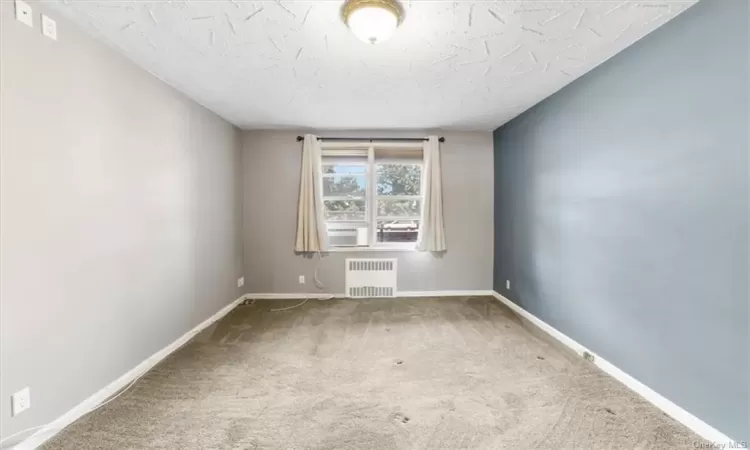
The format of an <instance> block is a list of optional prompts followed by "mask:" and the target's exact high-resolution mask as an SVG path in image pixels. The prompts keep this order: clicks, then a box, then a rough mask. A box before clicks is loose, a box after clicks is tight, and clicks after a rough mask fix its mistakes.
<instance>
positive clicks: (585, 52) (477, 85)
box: [50, 0, 697, 130]
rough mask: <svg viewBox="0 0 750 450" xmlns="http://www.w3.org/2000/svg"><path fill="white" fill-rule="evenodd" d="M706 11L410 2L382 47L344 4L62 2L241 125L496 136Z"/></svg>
mask: <svg viewBox="0 0 750 450" xmlns="http://www.w3.org/2000/svg"><path fill="white" fill-rule="evenodd" d="M695 1H697V0H687V1H674V0H671V1H668V0H661V1H656V0H643V1H635V0H633V1H623V0H616V1H610V0H602V1H599V0H587V1H534V0H525V1H494V2H491V1H484V2H465V1H463V2H450V1H426V0H422V1H420V0H413V1H404V2H403V4H404V8H405V10H406V18H405V20H404V23H403V24H402V25H401V27H400V28H399V29H398V30H397V31H396V34H395V35H394V37H393V38H391V39H390V40H389V41H387V42H385V43H383V44H380V45H377V46H372V45H368V44H365V43H363V42H361V41H359V40H357V39H356V38H355V37H354V35H353V34H352V33H351V32H349V30H348V29H347V28H346V26H345V25H344V24H343V23H342V22H341V20H340V19H339V11H340V7H341V4H342V2H340V1H292V0H289V1H242V0H228V1H219V0H216V1H206V0H160V1H144V0H137V1H90V0H80V1H75V0H59V1H52V2H50V5H51V6H52V7H53V8H55V9H56V10H58V11H59V12H60V13H61V14H62V15H64V16H66V17H67V18H69V19H72V20H73V21H74V22H75V23H77V24H78V25H79V26H81V27H82V28H83V29H84V30H86V31H87V32H89V33H91V34H92V35H94V36H96V37H98V38H101V39H103V40H105V41H107V42H109V43H110V44H111V45H113V46H115V47H116V48H119V49H120V50H121V51H122V52H123V53H125V54H126V55H127V56H128V57H130V58H131V59H133V60H134V61H135V62H136V63H138V64H139V65H141V66H142V67H144V68H146V69H148V70H149V71H151V72H152V73H154V74H156V75H157V76H159V77H161V78H162V79H163V80H165V81H166V82H168V83H169V84H171V85H172V86H174V87H176V88H177V89H179V90H181V91H182V92H184V93H185V94H187V95H188V96H189V97H191V98H193V99H194V100H196V101H197V102H199V103H201V104H202V105H204V106H206V107H207V108H209V109H211V110H213V111H215V112H216V113H218V114H220V115H221V116H223V117H224V118H226V119H227V120H229V121H231V122H233V123H234V124H236V125H238V126H240V127H242V128H286V127H303V128H319V129H401V128H439V127H442V128H461V129H485V130H488V129H494V128H496V127H497V126H499V125H502V124H503V123H505V122H507V121H508V120H510V119H511V118H513V117H515V116H517V115H518V114H520V113H521V112H523V111H524V110H526V109H528V108H529V107H531V106H533V105H534V104H535V103H538V102H539V101H541V100H542V99H544V98H545V97H548V96H549V95H551V94H552V93H554V92H555V91H557V90H559V89H560V88H562V87H563V86H565V85H566V84H568V83H570V82H571V81H572V80H574V79H575V78H577V77H579V76H581V75H582V74H584V73H586V72H587V71H589V70H591V69H592V68H593V67H595V66H596V65H598V64H600V63H601V62H602V61H604V60H606V59H607V58H609V57H611V56H612V55H614V54H616V53H617V52H619V51H620V50H622V49H623V48H625V47H627V46H628V45H630V44H632V43H633V42H635V41H636V40H638V39H640V38H641V37H643V36H644V35H645V34H647V33H648V32H650V31H652V30H654V29H655V28H657V27H659V26H660V25H662V24H664V23H665V22H667V21H668V20H670V19H671V18H673V17H674V16H675V15H677V14H679V13H680V12H682V11H684V10H685V9H686V8H688V7H689V6H690V5H692V4H693V3H695ZM59 33H60V37H59V39H65V34H64V30H61V31H60V32H59ZM644 82H647V80H644Z"/></svg>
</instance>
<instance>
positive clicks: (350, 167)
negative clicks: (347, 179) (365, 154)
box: [323, 162, 367, 175]
mask: <svg viewBox="0 0 750 450" xmlns="http://www.w3.org/2000/svg"><path fill="white" fill-rule="evenodd" d="M366 172H367V167H366V166H365V165H364V164H325V162H324V163H323V173H342V174H355V175H357V174H364V173H366Z"/></svg>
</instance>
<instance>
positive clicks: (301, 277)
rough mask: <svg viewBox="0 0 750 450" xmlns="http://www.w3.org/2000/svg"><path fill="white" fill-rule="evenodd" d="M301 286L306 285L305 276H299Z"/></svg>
mask: <svg viewBox="0 0 750 450" xmlns="http://www.w3.org/2000/svg"><path fill="white" fill-rule="evenodd" d="M299 284H305V276H304V275H300V276H299Z"/></svg>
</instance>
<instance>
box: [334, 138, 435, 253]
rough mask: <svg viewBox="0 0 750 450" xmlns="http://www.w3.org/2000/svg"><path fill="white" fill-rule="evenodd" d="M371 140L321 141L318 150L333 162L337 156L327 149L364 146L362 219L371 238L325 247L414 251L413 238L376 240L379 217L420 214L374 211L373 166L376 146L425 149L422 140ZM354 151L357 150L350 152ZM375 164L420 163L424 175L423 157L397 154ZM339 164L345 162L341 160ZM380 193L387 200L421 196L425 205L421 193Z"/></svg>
mask: <svg viewBox="0 0 750 450" xmlns="http://www.w3.org/2000/svg"><path fill="white" fill-rule="evenodd" d="M379 144H380V143H376V142H375V143H371V142H361V141H360V142H356V141H355V142H322V143H321V152H322V153H323V156H325V157H326V159H328V160H329V161H331V160H332V161H333V162H334V163H335V161H336V158H335V156H334V155H331V154H330V153H328V154H326V153H327V151H331V150H347V149H360V150H365V149H366V150H367V166H366V170H365V173H364V175H365V177H366V178H367V194H366V195H365V211H367V218H366V220H365V221H363V222H362V223H367V224H368V229H369V231H370V235H369V236H368V240H369V242H370V245H368V246H366V247H359V246H339V247H337V246H332V245H331V246H329V248H328V251H329V252H332V253H338V252H416V251H417V243H416V242H386V243H378V242H377V228H376V226H375V225H376V224H377V221H378V220H379V219H380V220H396V219H398V220H421V217H416V216H404V217H387V216H378V215H377V201H378V195H377V182H376V177H377V171H376V170H375V164H376V163H375V150H376V149H377V148H388V149H399V148H401V149H415V148H418V149H421V150H422V151H424V144H423V143H417V142H387V143H382V144H380V145H379ZM353 153H356V152H353ZM377 163H378V164H414V165H420V166H422V177H424V166H423V161H422V160H416V159H398V158H383V159H379V160H378V161H377ZM342 164H344V165H346V162H343V160H342ZM351 165H361V164H357V163H352V164H351ZM381 197H387V198H388V199H390V200H420V201H421V202H422V203H421V207H424V195H393V196H381ZM360 198H361V197H357V199H360ZM329 199H331V198H330V197H326V200H329ZM342 199H344V200H350V199H351V198H348V197H347V198H342ZM325 223H326V226H327V225H328V223H329V222H328V221H326V222H325Z"/></svg>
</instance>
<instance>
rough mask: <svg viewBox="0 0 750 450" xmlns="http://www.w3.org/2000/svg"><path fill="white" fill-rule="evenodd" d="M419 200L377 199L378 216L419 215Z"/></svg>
mask: <svg viewBox="0 0 750 450" xmlns="http://www.w3.org/2000/svg"><path fill="white" fill-rule="evenodd" d="M421 203H422V201H421V200H387V199H386V200H383V199H378V216H386V217H399V216H406V217H409V216H411V217H415V216H419V215H420V214H421V208H420V206H421Z"/></svg>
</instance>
